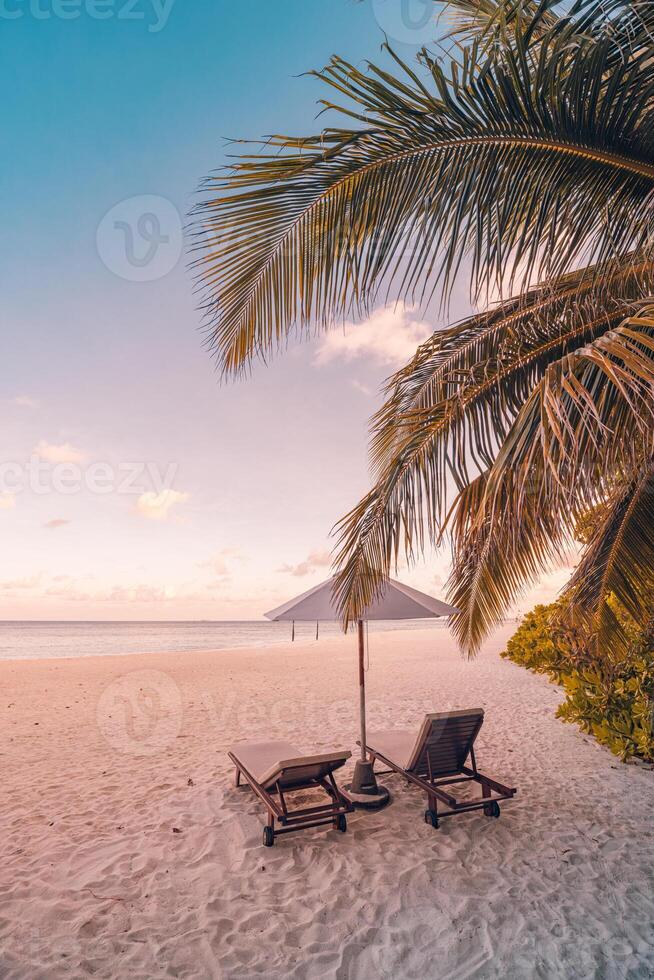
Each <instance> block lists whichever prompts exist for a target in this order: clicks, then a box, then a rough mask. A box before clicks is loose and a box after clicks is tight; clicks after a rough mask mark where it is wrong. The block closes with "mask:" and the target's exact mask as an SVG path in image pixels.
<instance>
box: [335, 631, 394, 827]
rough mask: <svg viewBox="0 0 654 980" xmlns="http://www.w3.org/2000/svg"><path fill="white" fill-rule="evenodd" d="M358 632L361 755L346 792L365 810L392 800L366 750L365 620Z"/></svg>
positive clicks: (376, 808)
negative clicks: (379, 783)
mask: <svg viewBox="0 0 654 980" xmlns="http://www.w3.org/2000/svg"><path fill="white" fill-rule="evenodd" d="M357 634H358V640H359V712H360V715H359V719H360V724H361V729H360V731H361V734H360V736H359V737H360V740H361V756H360V758H359V760H358V761H357V763H356V765H355V767H354V773H353V774H352V782H351V783H350V784H349V786H346V787H345V794H346V796H347V797H348V799H349V800H350V802H351V803H353V804H354V806H356V807H362V808H363V809H364V810H379V809H381V807H383V806H386V804H387V803H388V802H389V800H390V794H389V792H388V790H387V789H386V787H385V786H379V785H378V784H377V780H376V778H375V769H374V765H373V763H372V762H369V761H368V753H367V751H366V746H367V739H366V671H365V667H364V662H365V647H366V645H365V638H364V633H363V620H362V619H360V620H358V622H357Z"/></svg>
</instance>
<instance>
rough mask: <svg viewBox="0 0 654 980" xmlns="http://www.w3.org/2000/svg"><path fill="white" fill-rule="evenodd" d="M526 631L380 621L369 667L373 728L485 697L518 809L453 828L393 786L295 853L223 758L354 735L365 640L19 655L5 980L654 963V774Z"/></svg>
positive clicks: (4, 750)
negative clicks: (576, 716)
mask: <svg viewBox="0 0 654 980" xmlns="http://www.w3.org/2000/svg"><path fill="white" fill-rule="evenodd" d="M509 632H510V630H509V628H508V627H506V628H504V629H503V630H502V631H501V632H500V633H498V634H497V636H496V637H495V638H494V639H493V640H492V641H491V642H489V643H488V644H487V646H486V648H485V650H484V652H483V653H482V654H481V655H480V656H479V658H478V659H477V660H476V661H473V662H470V663H469V662H467V661H464V660H462V659H461V657H460V655H459V654H458V652H457V651H456V649H455V646H454V643H453V641H452V639H451V638H450V636H449V634H448V633H447V632H445V631H437V632H436V631H416V632H409V631H407V632H405V633H401V632H395V633H386V634H377V635H375V636H374V638H372V637H371V667H370V671H369V673H368V692H369V710H368V723H369V728H370V729H374V728H376V727H382V728H387V727H393V726H398V727H399V726H409V727H412V728H415V727H416V726H417V725H418V722H419V721H420V719H421V717H422V715H423V714H424V713H425V712H427V711H433V710H441V709H450V708H461V707H472V706H481V707H483V708H484V709H485V711H486V721H485V724H484V727H483V729H482V732H481V734H480V737H479V740H478V752H477V761H478V764H479V766H480V768H482V769H486V770H488V771H489V773H490V774H492V775H495V776H497V777H498V778H500V779H503V780H505V781H506V782H508V783H509V784H511V785H515V786H517V787H518V795H517V797H516V799H515V800H514V801H512V802H509V803H506V804H505V805H503V807H502V816H501V819H499V820H492V819H488V818H485V817H484V816H483V815H481V814H479V813H475V814H472V815H462V816H460V817H457V818H454V819H450V820H447V821H442V822H441V828H440V829H439V830H437V831H436V830H433V829H431V828H430V827H428V826H427V825H426V824H425V823H424V821H423V811H424V800H423V797H422V794H421V793H419V792H418V791H417V790H416V789H415V788H411V787H409V786H407V785H406V784H405V783H404V782H403V781H402V780H401V779H400V778H399V777H397V776H392V777H384V782H385V783H386V784H387V785H388V786H389V788H390V789H391V792H392V794H393V802H392V804H391V806H389V807H388V808H387V809H386V810H384V811H382V812H379V813H376V814H371V813H364V812H357V813H354V814H353V815H352V816H351V817H350V818H349V829H348V832H347V833H346V834H344V835H341V834H339V833H337V832H336V831H333V830H329V831H328V832H324V831H321V830H315V831H308V832H304V833H300V834H294V835H290V836H288V837H284V838H280V839H278V840H277V841H276V843H275V846H274V847H273V848H263V847H262V845H261V826H262V809H261V806H260V804H259V803H258V801H257V800H256V799H255V798H254V796H253V794H252V793H251V792H250V791H249V790H248V789H247V788H244V789H239V790H237V789H235V788H234V787H233V784H232V771H231V767H230V764H229V760H228V759H227V757H226V750H227V748H228V747H229V746H230V745H231V744H232V743H233V742H234V741H237V740H239V739H243V738H248V737H253V738H257V737H261V736H268V737H275V738H284V739H290V740H291V741H293V742H296V743H297V744H298V746H300V747H301V748H303V749H307V750H313V749H314V748H315V749H325V748H330V747H332V746H336V747H341V746H343V747H346V748H351V749H352V750H353V751H354V749H355V740H356V731H357V679H356V653H355V642H354V638H353V637H352V636H350V637H347V638H343V639H325V640H321V641H320V642H319V643H311V644H294V645H291V644H290V643H289V645H288V646H287V647H284V648H276V649H274V650H263V649H260V650H252V651H244V650H238V651H234V652H225V651H220V652H218V653H215V654H212V653H191V654H186V655H172V654H163V655H156V654H147V655H146V654H144V655H133V656H126V657H106V658H86V659H75V660H50V661H24V662H21V661H12V662H4V663H0V689H1V691H2V702H1V707H2V711H1V715H0V717H1V724H2V733H1V734H2V738H1V739H0V759H1V765H2V774H3V775H2V795H1V797H0V800H1V802H0V816H1V820H2V828H3V847H2V862H1V870H0V877H1V879H2V881H1V884H0V893H1V894H2V900H1V903H0V976H1V977H2V978H3V980H19V978H24V980H58V978H60V977H61V978H63V977H75V978H77V977H87V976H89V977H99V978H104V977H106V978H109V977H111V978H116V977H119V978H130V980H152V978H159V977H179V978H212V980H213V978H221V977H224V978H250V977H268V978H277V977H280V978H281V977H297V978H305V977H306V978H314V977H315V978H318V977H334V978H339V980H344V978H348V980H349V978H366V980H367V978H372V977H382V978H414V977H415V978H422V977H439V978H457V980H462V978H465V977H497V978H500V977H501V978H521V980H522V978H525V977H538V978H554V977H556V978H559V977H565V978H589V977H597V978H609V980H613V978H616V980H617V978H637V977H651V976H654V823H653V821H652V813H654V772H652V771H648V770H646V769H644V768H640V767H637V766H631V765H630V766H624V765H622V764H621V763H620V762H619V761H618V760H616V759H615V758H613V757H612V756H611V755H610V754H609V753H608V752H606V751H605V750H604V749H602V748H600V747H599V746H598V745H596V744H595V743H593V742H592V740H590V739H588V738H587V737H585V736H583V735H582V734H580V733H579V732H578V731H577V730H576V729H575V728H573V727H570V726H567V725H564V724H562V723H561V722H559V721H558V720H556V719H555V717H554V711H555V708H556V705H557V702H558V700H559V698H560V694H559V692H558V691H557V689H556V688H555V687H553V686H552V685H550V684H548V683H547V681H546V680H544V679H543V678H541V677H537V676H534V675H533V674H530V673H528V672H527V671H525V670H523V669H520V668H518V667H516V666H514V665H513V664H510V663H507V662H505V661H502V660H501V659H500V658H499V656H498V651H499V650H501V649H502V646H503V643H504V641H505V640H506V637H507V636H508V635H509ZM143 692H150V694H145V695H144V693H143ZM153 693H154V696H152V694H153ZM348 772H349V768H348V771H347V772H346V773H345V776H343V775H342V774H341V781H342V782H345V781H347V774H348Z"/></svg>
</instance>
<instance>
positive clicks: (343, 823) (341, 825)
mask: <svg viewBox="0 0 654 980" xmlns="http://www.w3.org/2000/svg"><path fill="white" fill-rule="evenodd" d="M336 829H337V830H340V832H341V833H342V834H344V833H345V831H346V830H347V819H346V817H345V814H344V813H339V815H338V820H337V821H336Z"/></svg>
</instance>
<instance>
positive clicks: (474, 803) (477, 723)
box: [366, 708, 516, 827]
mask: <svg viewBox="0 0 654 980" xmlns="http://www.w3.org/2000/svg"><path fill="white" fill-rule="evenodd" d="M483 721H484V712H483V710H482V709H481V708H474V709H469V710H465V711H443V712H438V713H436V714H431V715H426V716H425V719H424V721H423V723H422V725H421V726H420V731H419V732H418V737H417V738H416V737H415V736H414V735H413V734H412V733H411V732H407V731H388V732H379V733H377V734H372V733H371V734H369V735H368V736H367V739H366V741H367V743H368V744H367V749H368V752H369V754H370V757H371V759H372V762H373V763H374V762H375V761H376V760H377V759H379V760H380V761H381V762H382V763H384V764H385V765H387V766H388V768H389V770H391V771H393V772H398V773H400V774H401V775H402V776H404V777H405V778H406V779H408V780H409V782H411V783H414V784H415V785H416V786H419V787H420V789H422V790H424V791H425V793H426V794H427V809H426V810H425V821H426V822H427V823H429V824H431V825H432V827H438V821H439V819H440V818H441V817H453V816H455V815H456V814H458V813H469V812H470V811H471V810H481V809H483V811H484V813H485V814H486V816H487V817H499V815H500V806H499V803H498V800H508V799H511V797H512V796H513V795H514V794H515V792H516V790H515V789H511V788H510V787H508V786H504V785H502V783H499V782H497V780H496V779H492V778H491V777H490V776H486V775H485V774H484V773H481V772H479V770H478V769H477V763H476V760H475V749H474V743H475V739H476V738H477V735H478V734H479V729H480V728H481V726H482V723H483ZM469 782H475V783H479V784H480V785H481V798H480V797H477V798H468V799H461V800H457V799H456V797H455V796H453V795H452V792H451V791H450V787H451V786H454V785H456V784H457V783H469ZM439 802H440V803H441V804H444V805H445V807H446V808H447V809H443V808H441V809H440V810H439V809H438V803H439Z"/></svg>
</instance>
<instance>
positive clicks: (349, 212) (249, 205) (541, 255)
mask: <svg viewBox="0 0 654 980" xmlns="http://www.w3.org/2000/svg"><path fill="white" fill-rule="evenodd" d="M577 6H578V7H579V8H580V11H581V13H580V17H581V16H582V13H583V14H587V13H588V9H591V8H592V7H593V5H592V4H590V3H588V2H587V3H586V4H579V5H577ZM582 8H583V10H582ZM587 8H588V9H587ZM543 16H544V14H542V15H541V14H537V15H536V18H535V19H536V20H538V23H539V24H540V23H541V22H542V18H543ZM539 18H540V20H539ZM533 36H534V25H533V24H531V25H530V28H529V29H526V30H525V31H524V32H523V34H522V35H521V36H520V37H518V36H516V39H515V44H514V46H513V47H512V48H511V47H509V48H502V49H501V50H499V51H498V52H494V53H493V55H492V57H487V56H485V55H482V53H481V51H480V49H479V48H478V47H477V46H476V45H472V46H471V47H470V48H469V49H466V50H465V52H464V57H463V59H462V64H461V65H457V64H456V63H454V62H452V63H450V64H447V65H445V66H442V65H441V64H440V63H439V62H436V61H434V60H432V59H430V58H429V57H428V56H427V55H425V56H424V59H423V60H424V66H423V71H422V73H421V74H420V75H419V74H417V73H416V72H414V71H412V70H411V69H410V68H409V67H408V66H406V65H404V64H403V63H401V62H400V61H399V59H397V58H395V60H396V62H397V64H398V68H399V71H400V74H399V75H392V74H390V73H389V72H387V71H383V70H382V69H380V68H376V67H375V66H369V70H368V71H367V72H362V71H360V70H359V69H358V68H356V67H355V66H353V65H350V64H348V63H347V62H345V61H343V60H341V59H339V58H334V59H332V62H331V63H330V65H329V66H328V68H327V69H325V71H324V72H323V73H321V74H320V76H319V77H320V79H321V80H322V81H323V82H324V83H326V84H327V85H328V86H330V87H331V88H332V90H335V91H337V92H339V93H340V94H341V95H343V96H345V99H346V102H345V105H343V106H337V105H335V104H334V103H332V102H330V101H327V102H325V103H324V105H325V107H327V108H331V109H335V110H337V111H339V112H340V113H341V115H343V116H344V117H345V118H346V119H348V120H349V121H350V123H351V121H352V120H354V121H355V122H356V128H339V129H335V128H331V129H326V130H324V131H323V132H322V133H321V134H320V135H318V136H315V137H309V138H303V139H290V138H283V137H275V138H274V139H272V140H271V141H270V142H269V144H268V145H269V146H271V147H272V148H274V149H275V150H276V151H277V152H276V153H275V154H274V155H273V154H270V153H268V154H267V155H265V156H261V157H259V156H255V157H243V158H242V159H241V160H240V161H238V162H237V163H236V164H235V166H234V169H233V171H232V173H230V174H228V175H227V176H226V177H224V178H216V179H214V178H211V179H210V180H209V181H208V182H207V184H206V188H205V190H206V197H205V199H204V200H203V201H202V202H201V203H200V205H199V206H198V208H197V210H196V219H197V227H196V234H197V240H196V248H197V250H198V254H197V256H196V260H195V269H196V273H197V276H198V282H199V285H200V287H201V288H202V289H203V291H204V296H205V300H204V310H205V314H206V318H207V320H206V323H207V329H208V331H209V338H208V343H209V346H210V347H211V349H212V350H213V351H214V352H215V354H216V356H217V358H218V361H219V363H220V365H221V366H222V368H223V369H224V371H226V372H233V371H238V370H239V369H240V368H242V367H243V366H245V365H246V364H247V363H248V362H249V361H250V360H251V358H252V357H253V356H255V355H257V354H259V355H262V356H266V355H267V354H268V353H270V352H271V351H272V350H274V349H275V348H277V347H279V346H280V345H282V344H283V343H285V341H286V338H287V337H288V336H289V334H290V333H292V332H293V331H294V330H298V331H300V332H307V331H309V330H310V329H316V328H320V327H325V326H327V325H329V324H330V323H331V322H332V321H333V319H334V318H335V317H339V316H342V315H345V314H346V313H348V314H352V315H362V314H364V313H365V312H366V311H367V310H368V309H369V308H370V304H371V303H373V302H374V301H375V299H376V298H377V297H378V295H379V291H380V289H382V288H383V290H385V291H387V290H389V289H395V290H396V291H397V292H399V293H400V294H401V295H402V296H403V297H404V298H405V299H407V300H409V301H411V302H416V301H418V302H420V301H424V300H426V299H427V298H429V297H430V296H431V295H432V294H433V292H434V290H435V289H436V288H437V286H438V285H440V286H441V287H442V288H443V289H444V290H445V291H446V292H447V291H448V289H449V288H450V286H451V284H452V281H453V279H454V277H455V276H456V274H457V272H458V270H459V268H460V263H461V259H462V256H463V255H464V254H465V253H468V254H469V257H470V264H471V268H472V284H473V291H474V292H475V294H476V295H480V294H482V293H483V292H484V290H486V289H487V288H489V287H491V286H493V285H499V284H501V285H502V287H503V288H507V284H508V285H509V288H511V284H512V283H513V284H515V283H518V282H520V283H523V282H526V281H528V280H529V279H530V278H531V277H532V276H534V275H536V274H538V275H540V276H542V277H551V276H553V275H560V274H562V273H564V272H565V271H566V270H567V269H570V268H571V266H572V265H573V264H574V263H575V262H578V261H579V259H580V258H581V257H582V256H585V257H587V258H588V259H593V260H596V261H598V262H605V261H609V260H612V259H615V258H616V256H618V255H623V254H624V253H625V251H628V250H633V249H636V250H639V249H649V229H648V220H649V218H648V216H649V205H648V201H649V199H650V195H651V193H652V190H653V189H654V158H653V157H652V152H651V147H652V135H653V134H654V119H653V117H652V113H651V111H650V103H651V95H652V91H653V85H654V75H653V72H652V66H651V64H650V59H649V58H648V57H647V55H646V54H645V53H638V52H635V53H631V55H630V57H628V58H626V59H625V60H624V61H623V62H622V63H620V64H619V65H615V64H614V62H613V61H612V58H613V56H614V54H615V40H614V36H613V34H612V33H611V31H608V30H607V31H605V32H604V33H603V34H600V35H599V36H597V37H594V36H590V37H586V36H585V35H581V34H579V33H578V32H577V29H576V25H575V22H574V20H573V19H571V20H568V21H565V22H557V23H556V25H555V26H554V27H552V28H551V29H549V30H548V31H546V32H545V35H544V36H543V37H542V38H540V40H539V41H538V43H537V45H536V42H535V40H533ZM534 46H535V47H534ZM532 48H534V50H532ZM394 57H395V56H394ZM609 67H610V68H611V72H610V78H606V79H605V76H606V75H607V73H608V70H609ZM598 78H599V79H600V82H599V84H598Z"/></svg>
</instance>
